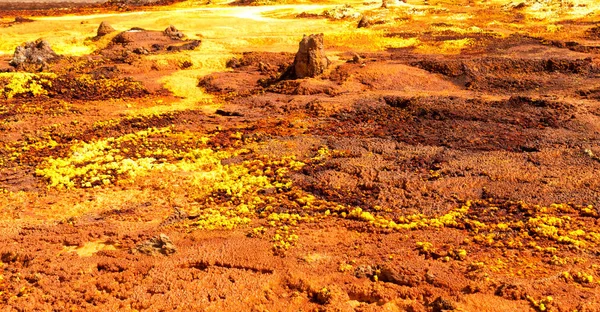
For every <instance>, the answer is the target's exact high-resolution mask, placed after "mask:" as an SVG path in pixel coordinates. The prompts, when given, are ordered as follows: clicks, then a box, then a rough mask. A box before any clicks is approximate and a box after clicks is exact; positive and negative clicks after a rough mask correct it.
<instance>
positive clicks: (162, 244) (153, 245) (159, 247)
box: [134, 234, 177, 256]
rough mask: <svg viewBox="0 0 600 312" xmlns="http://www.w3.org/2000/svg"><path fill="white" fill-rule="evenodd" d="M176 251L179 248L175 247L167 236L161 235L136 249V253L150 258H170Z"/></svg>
mask: <svg viewBox="0 0 600 312" xmlns="http://www.w3.org/2000/svg"><path fill="white" fill-rule="evenodd" d="M176 251H177V248H176V247H175V245H174V244H173V242H172V241H171V239H170V238H169V237H168V236H167V235H165V234H160V235H158V236H156V237H153V238H151V239H149V240H147V241H145V242H143V243H141V244H139V245H138V246H137V247H136V248H135V249H134V252H139V253H142V254H145V255H149V256H155V255H158V254H163V255H165V256H168V255H171V254H173V253H175V252H176Z"/></svg>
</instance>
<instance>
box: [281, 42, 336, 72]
mask: <svg viewBox="0 0 600 312" xmlns="http://www.w3.org/2000/svg"><path fill="white" fill-rule="evenodd" d="M329 64H330V61H329V59H328V58H327V56H326V55H325V48H324V45H323V34H316V35H310V36H304V38H302V41H300V47H299V48H298V53H296V57H295V58H294V63H293V64H292V65H291V66H290V67H288V69H287V70H286V71H285V73H284V74H283V75H282V76H281V79H301V78H307V77H316V76H318V75H321V74H322V73H323V72H324V71H325V70H326V69H327V67H329Z"/></svg>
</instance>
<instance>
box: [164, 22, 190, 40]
mask: <svg viewBox="0 0 600 312" xmlns="http://www.w3.org/2000/svg"><path fill="white" fill-rule="evenodd" d="M164 33H165V35H166V36H167V37H169V38H171V39H173V40H180V39H183V38H185V35H184V34H183V33H182V32H180V31H179V30H178V29H177V28H175V26H173V25H171V26H169V27H167V29H165V31H164Z"/></svg>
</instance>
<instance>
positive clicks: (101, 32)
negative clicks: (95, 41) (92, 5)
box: [97, 22, 116, 37]
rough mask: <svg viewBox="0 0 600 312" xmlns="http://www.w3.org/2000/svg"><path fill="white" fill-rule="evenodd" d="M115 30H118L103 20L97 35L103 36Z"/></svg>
mask: <svg viewBox="0 0 600 312" xmlns="http://www.w3.org/2000/svg"><path fill="white" fill-rule="evenodd" d="M115 31H116V30H115V29H114V28H113V27H112V26H110V25H109V24H108V23H107V22H102V23H100V26H99V27H98V31H97V36H98V37H103V36H106V35H108V34H110V33H112V32H115Z"/></svg>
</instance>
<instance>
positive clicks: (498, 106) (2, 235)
mask: <svg viewBox="0 0 600 312" xmlns="http://www.w3.org/2000/svg"><path fill="white" fill-rule="evenodd" d="M158 34H159V32H153V33H151V34H149V37H148V38H146V39H144V40H146V41H144V40H140V41H138V43H139V42H141V41H144V44H143V45H139V46H135V47H133V46H131V47H127V45H126V44H122V42H121V43H119V42H118V40H117V42H115V44H114V45H111V46H109V47H108V48H107V49H105V50H102V51H99V52H98V53H96V54H94V55H91V56H89V57H83V58H70V59H65V60H61V61H59V62H58V63H56V64H54V65H52V66H53V68H52V71H54V72H56V73H57V76H56V78H52V83H51V84H47V85H45V87H46V89H47V91H48V93H47V94H46V95H43V96H41V97H35V98H34V97H33V95H32V94H23V95H19V96H17V97H15V98H13V99H10V100H8V99H6V100H5V99H2V100H0V101H1V102H0V103H2V106H1V107H2V110H0V121H2V123H0V131H1V133H2V136H0V190H3V191H4V190H5V193H2V194H3V195H4V194H6V197H3V199H1V200H2V202H1V203H2V207H1V208H2V209H1V210H0V216H1V218H0V220H1V221H0V267H1V268H2V271H1V273H0V307H1V308H2V310H7V311H13V310H15V311H34V310H57V311H62V310H70V309H78V310H90V311H94V310H108V311H117V310H125V311H128V310H150V311H155V310H171V309H178V310H182V311H298V310H303V311H443V310H463V311H531V310H534V311H545V310H553V311H574V310H577V311H598V310H599V309H600V292H598V287H599V286H600V285H599V284H598V280H600V269H599V268H600V261H599V260H598V255H600V234H598V233H600V221H599V220H598V218H599V213H598V210H597V209H598V208H597V207H599V206H600V201H599V198H600V197H599V195H598V194H599V192H600V182H599V180H598V177H597V175H598V172H600V157H599V156H598V155H600V147H599V143H600V103H599V102H598V101H597V99H598V98H600V91H599V90H600V79H599V78H598V72H599V71H600V67H599V65H600V64H598V61H597V59H596V58H595V56H594V55H593V54H592V53H589V54H586V53H584V52H574V51H571V50H569V49H567V48H566V47H563V48H559V47H556V46H551V45H548V44H547V43H542V42H539V41H537V40H533V39H531V38H525V37H515V36H513V37H508V38H505V39H499V38H495V37H494V38H493V39H490V40H489V42H488V41H485V42H488V43H489V45H488V46H487V47H485V49H483V48H482V47H481V46H476V47H474V48H473V49H472V50H467V51H465V52H464V53H463V54H457V55H450V56H449V55H433V56H432V55H421V54H418V53H413V52H411V51H410V50H407V49H404V50H395V51H389V52H385V53H384V52H381V53H370V54H363V55H362V56H364V58H363V59H362V60H361V61H360V62H343V61H338V62H336V63H334V64H333V65H332V66H331V67H330V69H329V71H328V72H326V73H325V74H324V75H323V76H320V77H317V78H312V79H299V80H291V81H289V80H287V81H280V80H279V79H278V78H279V76H280V75H281V73H283V71H284V70H285V68H286V67H287V66H288V65H289V64H290V63H291V62H292V60H293V55H292V54H286V53H259V52H249V53H246V54H244V55H241V56H240V57H239V59H234V60H230V61H229V62H228V67H230V69H231V70H230V71H226V72H222V73H214V74H211V75H208V76H206V77H199V78H200V79H199V80H198V83H199V84H198V88H202V89H204V90H205V91H206V92H208V93H210V94H212V95H214V96H215V101H216V102H218V103H221V104H222V105H221V106H220V107H219V110H218V111H216V112H215V113H213V112H212V111H211V112H207V111H206V110H201V109H197V110H196V109H189V110H184V111H176V112H169V113H155V114H143V115H139V116H131V115H126V114H119V113H117V112H123V111H125V109H124V107H128V106H135V107H150V106H152V103H158V102H159V101H160V102H161V103H173V105H175V103H177V100H178V99H175V98H174V97H173V96H171V95H170V94H168V92H167V91H165V90H164V89H162V88H161V87H160V86H157V80H158V79H157V76H161V75H167V74H169V73H172V72H173V71H175V70H179V69H180V68H179V67H177V66H175V65H173V66H172V67H167V68H163V69H157V68H154V69H152V63H151V62H150V61H147V60H145V59H144V58H142V57H139V54H137V53H134V52H133V50H135V49H137V48H140V47H144V48H146V49H147V48H148V47H152V44H158V43H162V44H164V42H163V41H164V40H167V39H165V38H162V37H160V36H159V39H156V38H154V37H153V38H150V37H152V36H158ZM146 35H148V34H146ZM157 40H158V41H157ZM431 40H437V39H431ZM486 40H488V39H486ZM499 47H502V49H500V48H499ZM528 51H529V52H528ZM125 52H127V53H125ZM148 52H149V53H156V54H161V53H176V52H168V51H166V50H165V49H160V50H157V51H148ZM516 52H519V53H516ZM515 55H517V56H515ZM146 71H147V72H153V73H155V75H148V76H146V75H144V73H145V72H146ZM152 127H154V128H169V129H172V131H173V132H174V133H177V134H181V133H188V132H189V133H193V134H194V136H192V137H186V140H183V141H177V140H176V138H177V137H175V138H172V137H153V138H152V139H151V140H150V143H149V144H150V145H152V146H154V147H156V148H160V149H164V150H166V149H169V150H174V151H179V150H191V149H193V148H198V147H202V148H209V149H211V150H213V151H223V152H231V151H243V152H241V153H240V154H238V155H235V156H232V157H229V158H226V159H223V160H222V161H221V163H220V164H219V165H221V166H227V165H231V164H234V165H235V164H237V165H239V164H243V165H244V166H247V169H248V172H249V174H254V173H255V172H259V171H260V172H262V173H264V175H265V176H268V177H269V178H272V179H273V180H276V181H285V182H291V184H290V186H285V187H279V188H267V189H260V190H254V191H255V193H253V194H254V195H256V197H257V198H260V199H262V200H264V201H263V202H260V203H257V204H256V205H255V206H253V207H252V208H249V209H253V210H252V213H253V214H251V218H250V220H249V223H248V224H244V225H239V226H238V227H235V228H233V229H226V226H225V227H224V228H220V229H216V230H205V229H200V228H198V227H197V222H200V221H202V217H201V216H200V215H196V214H194V213H192V212H191V211H193V210H194V209H196V210H198V209H200V210H201V211H204V210H208V209H219V208H224V207H228V208H231V207H234V208H235V207H237V205H239V204H240V202H239V199H237V198H235V196H233V195H232V194H228V193H227V192H224V191H221V192H215V193H214V194H211V197H210V199H207V198H203V197H201V196H200V195H198V194H196V193H194V192H195V190H194V189H191V188H185V187H184V186H182V185H183V182H185V181H187V180H186V179H187V178H188V176H187V175H188V174H187V173H183V174H181V176H180V177H179V178H180V179H181V180H180V181H181V182H182V184H181V185H180V184H179V183H172V182H173V180H169V179H171V178H172V177H170V176H167V174H165V176H164V177H161V176H153V178H154V179H155V180H152V179H149V180H143V179H139V180H136V181H137V182H136V184H127V183H122V184H121V183H115V184H111V185H108V186H102V187H101V186H100V183H97V184H94V185H96V186H98V187H96V188H90V189H82V188H79V187H75V188H74V189H71V190H58V189H54V188H47V186H48V181H47V180H45V179H42V178H41V177H40V176H39V175H37V174H36V169H37V168H38V167H39V166H40V164H41V163H42V162H43V161H45V160H47V159H48V157H54V158H58V157H68V156H69V155H71V154H72V152H73V151H72V147H73V146H74V145H75V144H77V142H93V141H97V140H101V139H109V138H118V137H121V136H123V135H127V134H131V133H135V132H138V131H143V130H146V129H148V128H152ZM206 135H209V136H210V139H209V140H208V141H207V142H206V143H202V142H201V141H202V140H200V139H199V138H201V137H203V136H206ZM49 138H51V139H52V141H53V142H54V144H47V142H48V141H49ZM128 144H129V145H123V146H120V148H121V149H122V151H121V152H122V153H123V155H126V156H127V157H129V158H132V159H139V158H141V157H142V156H140V155H136V154H138V153H143V149H142V144H141V143H140V144H137V143H136V142H133V143H131V142H129V143H128ZM203 144H205V145H203ZM125 150H127V151H125ZM290 155H293V156H295V157H296V159H297V160H299V161H302V162H304V163H305V165H304V166H302V167H301V168H295V169H289V170H282V171H281V172H282V174H281V175H278V174H276V172H278V170H277V169H278V168H279V167H281V166H283V164H282V163H281V162H277V163H275V162H273V163H270V165H269V166H271V167H269V168H266V165H265V164H264V162H266V160H265V159H270V158H273V159H278V158H280V157H282V156H290ZM136 157H137V158H136ZM176 160H177V161H181V159H176ZM259 160H260V162H259ZM160 161H163V162H168V161H175V160H173V159H169V158H168V157H167V156H165V158H164V159H162V160H160ZM261 162H262V165H261ZM261 166H262V167H261ZM278 166H279V167H278ZM286 169H287V168H286ZM118 178H121V177H118ZM162 179H164V180H162ZM277 179H280V180H277ZM165 181H167V182H169V183H171V184H164V183H163V182H165ZM307 196H311V197H312V199H310V200H307V199H306V198H307ZM307 201H310V202H308V203H307ZM199 207H200V208H199ZM357 207H360V208H361V209H362V210H361V211H362V212H363V213H364V214H361V212H358V213H356V210H355V208H357ZM465 207H466V208H465ZM191 208H194V209H191ZM463 208H464V209H463ZM232 209H233V208H232ZM461 209H462V210H461ZM353 211H354V213H353ZM271 213H276V214H279V215H280V216H285V215H286V214H292V215H293V214H297V215H299V216H302V217H303V218H305V219H304V221H298V222H290V221H289V220H287V221H286V220H285V218H284V217H278V218H281V219H277V220H279V221H274V220H275V218H269V217H268V216H269V215H270V214H271ZM374 216H377V217H380V218H375V217H374ZM382 220H385V222H384V221H382ZM390 220H393V221H394V223H393V224H392V223H390V222H389V221H390ZM271 222H273V223H271ZM394 225H403V226H405V227H395V226H394ZM409 225H411V226H409ZM409 227H410V229H409ZM290 233H293V234H292V235H290ZM161 234H164V235H166V236H167V237H168V238H169V240H170V241H171V242H172V244H173V246H174V248H171V247H170V246H169V248H166V247H165V248H164V250H163V249H160V247H158V248H157V250H156V252H154V253H152V252H149V253H148V254H146V253H145V252H141V251H140V250H141V249H142V248H141V247H140V246H149V245H152V242H154V243H156V241H157V238H160V237H161V236H160V235H161ZM294 235H297V239H296V240H295V239H293V236H294ZM282 236H283V237H284V238H286V239H289V241H290V242H292V244H291V246H289V248H278V247H277V246H274V244H277V243H278V242H279V241H280V240H278V239H276V238H277V237H282ZM153 239H154V240H153ZM148 242H151V243H150V244H149V243H148ZM282 249H283V250H282ZM173 250H176V251H174V252H173Z"/></svg>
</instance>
